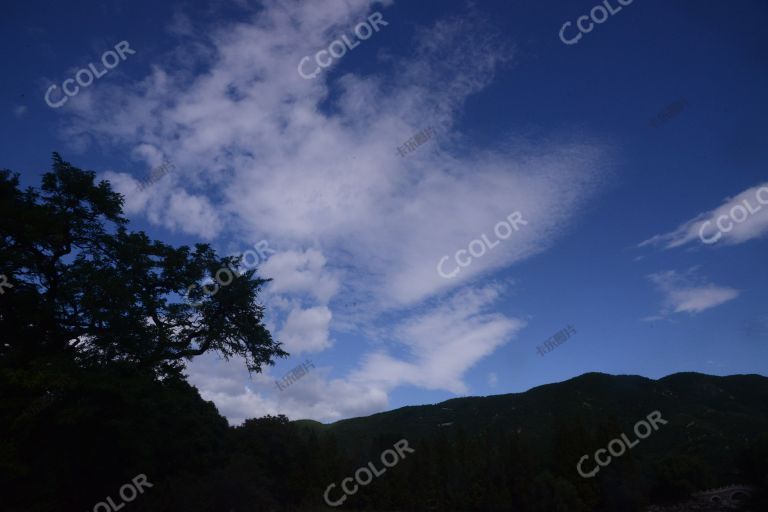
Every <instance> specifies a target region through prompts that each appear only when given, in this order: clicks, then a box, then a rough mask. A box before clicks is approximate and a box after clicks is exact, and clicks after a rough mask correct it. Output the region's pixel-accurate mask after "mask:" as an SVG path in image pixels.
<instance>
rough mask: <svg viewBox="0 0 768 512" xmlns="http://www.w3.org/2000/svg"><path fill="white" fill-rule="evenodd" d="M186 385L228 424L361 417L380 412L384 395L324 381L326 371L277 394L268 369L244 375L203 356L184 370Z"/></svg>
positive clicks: (237, 365) (238, 363)
mask: <svg viewBox="0 0 768 512" xmlns="http://www.w3.org/2000/svg"><path fill="white" fill-rule="evenodd" d="M187 374H188V376H189V381H190V382H191V383H192V384H193V385H194V386H196V387H197V388H198V389H199V390H200V394H201V396H202V397H203V398H204V399H205V400H210V401H212V402H214V403H215V404H216V406H217V408H218V409H219V412H220V413H221V414H222V415H224V416H225V417H226V418H227V419H228V420H229V422H230V423H231V424H233V425H237V424H240V423H242V422H243V421H244V420H246V419H248V418H258V417H262V416H266V415H267V414H271V415H276V414H285V415H286V416H288V417H289V418H290V419H293V420H297V419H303V418H311V419H315V420H318V421H333V420H338V419H341V418H348V417H352V416H363V415H367V414H371V413H374V412H377V411H381V410H383V409H385V408H386V407H387V405H388V398H387V393H386V391H385V390H384V389H382V388H379V387H375V386H365V385H361V384H359V383H351V382H348V381H345V380H343V379H332V380H329V379H327V378H326V374H327V369H324V368H317V369H310V370H309V373H307V374H306V375H304V376H303V377H301V378H300V379H299V380H297V381H296V382H294V383H293V384H291V385H290V386H288V387H287V388H285V389H284V390H283V391H279V390H278V388H277V386H276V385H275V381H276V380H277V378H276V377H275V376H273V375H272V372H271V370H270V369H266V370H265V372H264V373H261V374H252V375H250V377H249V375H248V372H247V370H246V369H245V363H244V362H243V361H242V360H239V359H237V358H233V359H231V360H229V361H224V360H221V359H218V358H217V357H215V356H213V355H205V356H202V357H198V358H196V359H194V360H193V361H192V362H191V363H189V364H188V365H187Z"/></svg>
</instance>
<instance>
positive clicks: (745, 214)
mask: <svg viewBox="0 0 768 512" xmlns="http://www.w3.org/2000/svg"><path fill="white" fill-rule="evenodd" d="M758 192H759V195H758ZM761 201H762V202H761ZM734 209H735V210H734ZM732 212H735V215H734V214H733V213H732ZM751 212H754V213H751ZM721 217H725V218H726V219H724V220H722V221H721V222H722V225H723V227H725V229H728V231H723V230H720V229H719V228H718V224H717V222H718V219H720V218H721ZM734 219H736V220H739V222H736V221H735V220H734ZM742 219H743V220H742ZM731 225H732V226H733V227H732V228H730V227H729V226H731ZM702 233H703V237H704V238H705V239H706V240H708V242H706V244H712V243H715V242H716V243H718V244H725V245H736V244H741V243H744V242H748V241H749V240H753V239H755V238H760V237H762V236H764V235H765V234H766V233H768V182H765V183H762V184H760V185H756V186H754V187H751V188H748V189H747V190H745V191H743V192H741V193H740V194H738V195H736V196H735V197H732V198H726V199H725V200H724V201H723V204H722V205H720V206H718V207H717V208H715V209H714V210H710V211H708V212H704V213H701V214H699V215H697V216H696V217H694V218H693V219H691V220H689V221H687V222H684V223H683V224H681V225H680V226H679V227H678V228H677V229H675V230H674V231H671V232H669V233H665V234H661V235H655V236H653V237H651V238H649V239H648V240H645V241H644V242H642V243H640V245H639V246H640V247H643V246H646V245H661V246H663V247H664V248H665V249H672V248H675V247H680V246H683V245H686V244H690V243H700V244H702V245H706V244H705V242H704V241H702V240H701V237H702ZM710 240H711V241H710Z"/></svg>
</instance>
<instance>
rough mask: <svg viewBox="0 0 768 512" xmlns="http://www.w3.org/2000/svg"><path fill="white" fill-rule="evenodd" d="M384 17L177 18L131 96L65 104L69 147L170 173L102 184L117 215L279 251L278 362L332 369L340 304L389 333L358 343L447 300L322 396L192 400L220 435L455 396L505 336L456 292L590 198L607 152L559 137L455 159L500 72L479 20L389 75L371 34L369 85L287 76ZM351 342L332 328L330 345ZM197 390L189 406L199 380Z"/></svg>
mask: <svg viewBox="0 0 768 512" xmlns="http://www.w3.org/2000/svg"><path fill="white" fill-rule="evenodd" d="M387 5H389V3H388V2H387V3H377V2H366V1H363V0H349V1H345V2H328V3H323V4H322V6H320V4H317V5H315V4H314V3H312V2H298V1H294V0H283V1H277V0H274V1H269V0H268V1H265V2H263V6H262V7H263V8H261V9H259V10H257V11H254V12H252V13H249V14H248V16H245V17H243V18H242V19H241V20H238V21H237V22H226V23H225V22H220V23H219V24H212V26H211V27H209V29H208V30H201V28H204V27H196V29H195V30H189V27H188V24H185V23H183V21H184V20H185V18H184V17H183V16H181V15H179V16H177V17H176V21H175V22H174V23H175V24H174V30H172V31H171V33H172V35H174V37H178V38H179V50H178V51H175V52H172V53H171V54H170V55H168V56H167V57H166V58H164V59H163V58H158V60H157V61H156V62H155V63H154V65H153V66H152V69H151V72H150V73H149V74H148V75H147V76H146V77H144V78H143V79H142V80H140V81H138V82H136V83H134V84H123V85H118V84H117V83H111V84H107V83H105V84H103V87H99V88H91V89H88V90H86V91H83V92H82V93H81V94H79V95H78V96H77V97H74V98H72V99H71V101H70V102H69V103H68V104H67V107H66V109H67V112H68V113H70V114H71V116H72V117H71V118H70V122H68V124H67V125H66V127H65V129H64V132H65V134H66V136H67V137H68V139H69V140H75V141H81V142H82V143H87V142H88V141H91V140H96V141H98V142H99V143H102V144H105V145H111V146H117V147H124V148H125V149H126V152H127V154H129V155H131V156H132V157H133V158H136V159H137V161H140V162H144V163H146V164H147V167H148V168H151V167H152V166H154V165H157V162H156V161H155V160H157V159H158V158H163V159H167V160H169V161H172V162H174V164H175V166H176V169H175V170H174V172H173V173H171V174H169V175H167V176H166V177H164V178H163V179H162V180H160V181H158V182H157V183H156V184H154V185H153V186H152V187H151V188H149V189H147V190H144V191H137V190H135V189H136V185H137V180H136V179H135V178H134V177H133V176H131V175H130V174H129V173H126V172H124V171H121V170H113V171H112V172H110V173H108V174H107V177H108V178H109V179H110V180H111V181H112V184H113V185H114V186H115V188H116V189H117V190H119V191H121V192H123V193H124V194H125V195H126V206H127V211H128V212H129V213H132V214H136V213H139V212H142V213H144V214H145V215H146V217H147V219H148V220H149V221H150V222H152V223H154V224H156V225H161V226H164V227H166V228H168V229H171V230H177V231H181V232H183V233H186V234H191V235H194V236H199V237H201V238H203V239H206V240H217V239H232V238H238V239H245V240H249V241H250V240H259V239H262V238H266V239H268V240H269V241H270V245H271V246H274V247H279V248H281V251H280V252H278V253H277V254H274V255H272V256H271V257H270V259H269V261H267V262H266V263H265V264H263V265H262V266H261V268H260V269H259V273H260V274H261V275H264V276H266V277H273V278H274V281H273V283H272V284H271V285H270V287H268V290H267V293H268V294H270V295H269V297H270V299H271V300H272V302H271V303H270V306H274V307H275V309H276V311H277V314H276V315H274V316H275V318H274V319H272V320H270V322H272V324H271V325H270V329H271V331H272V332H275V333H278V339H279V340H281V341H284V342H285V343H286V346H289V348H291V349H292V350H294V351H296V352H297V353H298V352H302V351H320V350H329V349H330V350H332V349H333V343H332V339H333V335H332V331H333V328H334V321H335V315H334V313H335V312H334V305H335V304H334V300H335V297H336V296H337V295H338V294H339V290H344V291H345V296H344V300H345V301H356V300H361V298H365V301H366V302H365V316H364V317H360V320H361V321H362V322H364V323H365V325H363V326H361V327H360V329H361V332H363V333H367V332H370V331H374V330H376V331H377V332H378V331H384V332H386V331H388V330H390V329H391V326H389V325H386V326H382V325H381V324H380V323H377V321H378V320H377V315H379V314H383V313H386V312H391V311H393V310H394V311H405V308H408V307H415V306H419V305H421V304H424V303H425V301H427V300H428V299H434V298H439V297H440V296H441V295H450V294H453V295H451V296H452V297H453V298H452V299H451V300H450V301H449V302H448V303H447V305H445V306H443V307H442V308H441V309H437V310H434V311H432V312H431V313H430V314H428V315H426V316H425V315H421V316H419V315H416V316H412V315H410V314H409V313H404V315H405V316H406V318H405V319H404V320H403V322H402V323H401V324H399V325H398V326H395V327H394V329H395V331H394V332H395V335H393V336H392V337H391V339H389V340H388V341H387V342H386V343H387V345H386V346H385V347H384V348H377V349H376V350H374V351H371V352H364V353H361V354H359V360H360V364H359V365H356V366H355V367H354V369H352V370H351V371H350V372H348V374H347V376H346V377H344V378H342V379H326V378H325V377H323V375H324V374H323V373H322V372H317V373H316V374H313V375H312V376H311V377H310V376H308V377H307V378H305V379H302V381H304V380H306V381H307V383H306V384H302V385H300V386H299V385H297V386H296V390H293V389H292V390H291V393H292V394H285V395H284V396H280V397H277V398H275V397H271V398H270V393H271V392H272V391H270V390H268V389H267V388H264V389H263V390H260V389H259V387H258V386H256V387H249V388H247V389H245V388H238V389H237V390H235V391H234V392H233V391H232V389H229V390H227V392H224V391H221V390H219V391H215V393H214V390H213V389H210V390H209V391H210V393H211V394H209V395H207V396H211V397H214V396H215V397H216V398H215V400H216V403H217V404H220V402H221V404H220V406H221V407H222V408H226V410H228V411H232V412H231V414H232V415H233V416H232V417H237V418H239V417H242V416H243V415H244V414H249V415H252V416H253V415H259V414H267V413H273V412H274V410H276V409H277V408H279V407H284V409H283V410H285V411H290V412H291V414H297V415H298V414H301V415H303V416H304V417H313V418H318V419H320V418H323V419H329V418H337V417H339V415H342V416H343V415H345V414H352V413H361V412H363V411H367V412H371V411H369V410H368V409H366V407H368V406H370V407H378V408H381V407H383V406H384V405H386V402H387V396H388V393H389V392H390V391H391V390H392V389H394V388H395V387H397V386H400V385H415V386H421V387H424V388H427V389H434V390H449V391H452V392H456V393H461V392H465V391H466V390H467V387H466V384H464V382H463V376H464V374H465V373H466V371H467V370H468V369H469V368H471V367H472V366H473V365H474V364H476V363H477V362H478V361H479V360H481V359H482V358H483V357H487V356H488V355H489V354H491V353H492V352H493V351H494V350H495V349H497V348H498V347H500V346H501V345H503V344H504V343H506V342H507V341H509V340H510V339H512V338H513V337H514V335H515V333H516V332H518V331H519V330H520V329H521V328H522V326H523V323H522V322H521V321H519V320H516V319H514V318H509V317H507V316H505V315H500V314H494V313H492V312H489V311H486V308H489V307H491V305H492V304H493V302H494V300H495V297H496V296H497V295H498V293H499V291H498V290H496V291H493V290H495V289H489V288H486V287H481V288H476V284H475V283H476V280H477V279H478V278H480V277H483V276H487V275H489V274H491V273H492V272H495V271H499V270H502V269H505V268H508V267H509V266H511V265H514V264H516V263H519V262H521V261H524V260H526V259H528V258H531V257H533V256H535V255H536V254H539V253H541V252H543V251H545V250H546V249H547V248H549V247H551V246H552V244H553V243H555V241H556V240H557V239H558V237H559V236H560V235H561V234H563V233H565V232H567V230H568V229H569V228H570V227H571V226H572V225H573V223H574V222H575V221H576V220H577V219H578V218H579V212H580V210H581V209H582V208H584V207H585V206H586V205H587V204H588V203H589V200H590V199H591V198H594V197H595V195H596V194H597V193H599V191H600V190H601V188H602V183H603V179H604V176H605V175H606V173H607V170H608V169H609V166H610V164H611V161H610V152H609V150H608V148H606V147H604V146H601V145H600V144H596V143H595V142H594V138H593V137H591V136H588V135H586V134H584V135H583V136H582V134H580V133H579V132H578V131H575V132H574V133H573V134H572V135H570V136H569V137H568V138H565V137H560V138H554V137H553V138H550V139H539V140H535V141H532V140H525V139H523V138H521V137H517V136H515V134H511V133H510V134H502V135H500V141H499V143H498V145H496V146H492V147H484V148H482V149H475V148H469V147H467V146H466V144H465V143H464V142H463V141H464V140H465V137H464V134H463V133H462V132H461V131H460V129H459V128H458V127H457V126H458V124H459V122H460V119H461V116H462V109H463V108H464V106H465V104H466V102H467V100H468V99H469V98H470V97H471V96H473V95H475V94H478V93H480V92H482V91H483V90H484V89H485V88H486V87H488V86H489V85H490V84H491V83H493V79H494V76H495V73H496V71H497V69H499V68H500V67H501V66H506V65H507V64H508V63H509V62H511V60H512V58H513V56H514V52H513V47H512V45H511V44H509V43H508V42H505V41H504V40H503V38H502V37H501V36H500V34H498V32H497V31H496V30H495V29H494V27H493V25H492V23H491V22H490V21H489V20H487V19H483V18H482V17H480V16H476V15H471V16H468V17H464V18H458V17H448V18H444V19H441V20H439V21H437V22H436V23H434V24H432V25H431V26H428V27H423V28H419V29H418V30H416V32H415V33H414V35H413V44H412V45H411V46H410V47H409V53H408V54H406V55H401V56H397V57H395V56H394V55H392V54H391V53H390V52H389V51H388V50H386V49H379V50H376V51H374V49H375V48H376V45H377V44H379V43H380V42H381V41H383V40H384V36H383V34H382V37H378V38H376V40H375V41H374V40H373V39H371V40H369V41H366V42H365V44H364V45H363V44H361V46H360V47H359V48H356V49H355V54H356V55H358V54H360V55H362V53H363V52H365V51H369V50H368V49H370V52H371V53H370V59H371V60H373V61H374V62H376V64H377V67H374V68H373V70H371V71H366V72H365V73H363V72H356V71H354V70H352V71H351V72H348V73H345V74H343V75H341V76H338V74H334V71H335V70H334V69H333V68H331V70H326V72H324V73H322V74H321V75H320V76H318V77H317V78H315V79H314V80H305V79H303V78H302V77H301V76H299V74H298V72H297V64H298V63H299V61H300V60H301V58H302V57H303V56H305V55H313V54H314V53H315V52H317V51H318V50H319V49H322V48H324V47H326V46H327V45H328V43H329V42H330V41H331V40H333V38H334V37H335V35H336V34H338V33H343V32H344V31H345V30H347V29H348V28H349V27H350V26H351V25H353V24H354V23H356V22H357V21H359V20H361V19H364V18H365V17H366V16H367V15H368V14H369V13H370V12H371V10H372V9H376V10H383V12H384V16H385V19H386V17H387V12H386V9H385V7H386V6H387ZM393 29H394V27H392V26H391V25H390V26H388V27H386V28H385V30H393ZM332 36H333V37H332ZM136 44H137V45H138V43H136ZM337 63H338V61H335V63H334V66H336V65H338V64H337ZM199 69H205V72H197V73H196V72H195V70H199ZM436 82H439V83H440V87H434V84H435V83H436ZM113 119H120V122H119V123H115V122H113V121H112V120H113ZM426 126H434V127H436V128H437V130H436V132H437V133H438V134H439V135H438V136H437V137H436V138H435V140H434V143H430V144H429V145H425V146H424V147H423V148H422V149H421V150H420V151H419V152H417V153H414V154H413V155H409V158H407V159H404V158H400V157H399V156H398V154H397V151H396V147H397V146H398V145H399V144H400V143H401V142H402V140H403V138H404V137H406V136H410V135H411V134H413V133H415V132H417V131H418V130H420V129H422V128H424V127H426ZM513 211H519V212H521V213H522V215H523V217H524V218H525V220H526V221H527V222H528V225H527V226H526V229H525V230H520V231H519V232H516V233H515V234H514V235H513V236H512V237H510V238H509V239H508V240H507V241H505V243H504V245H503V246H500V247H499V248H497V249H496V250H494V251H491V252H489V253H488V254H487V255H485V256H484V257H483V258H482V259H481V260H478V261H477V262H476V263H475V264H473V265H472V266H470V267H468V268H466V269H464V270H463V271H462V272H461V274H460V275H459V276H457V278H456V279H451V280H446V279H444V278H442V277H441V276H440V275H439V274H438V272H437V270H436V265H437V263H438V261H439V260H440V259H441V257H442V256H444V255H447V254H454V253H455V252H456V251H457V250H459V249H462V248H466V247H467V244H468V243H469V242H471V241H472V240H473V239H476V238H478V237H479V236H480V235H481V234H482V233H483V232H488V231H489V230H490V229H492V228H493V226H494V225H495V224H496V223H497V222H499V221H500V220H502V219H504V218H506V217H507V215H509V214H510V213H511V212H513ZM409 315H410V316H409ZM411 316H412V317H411ZM350 326H352V327H350ZM354 326H355V322H354V321H353V320H350V319H349V318H346V319H345V327H346V328H355V327H354ZM361 346H362V347H364V348H366V349H367V345H366V344H365V343H361ZM402 350H406V351H407V352H408V356H407V357H405V356H402V354H399V353H398V351H402ZM232 364H236V363H232ZM216 365H222V366H223V363H216V364H214V363H211V368H214V367H216ZM191 368H197V369H198V370H196V371H200V372H203V373H205V372H214V373H215V370H211V369H210V368H205V369H204V370H202V369H200V368H202V367H201V366H196V365H193V366H192V367H191ZM221 371H222V372H226V370H223V369H222V370H221ZM206 375H207V374H206ZM199 382H201V384H200V385H201V389H202V390H203V391H205V389H207V388H206V387H205V386H207V383H210V382H215V379H213V378H211V379H202V380H201V381H199ZM309 383H313V384H314V388H313V389H314V390H323V391H325V392H329V393H331V397H335V398H334V400H338V402H339V404H346V405H337V404H334V403H332V402H331V399H329V398H327V397H325V398H323V397H318V396H316V395H314V394H312V393H310V390H307V391H306V393H307V395H306V396H307V397H309V396H310V395H311V396H312V397H313V399H317V400H319V401H318V403H317V404H310V403H308V402H301V401H294V402H291V404H287V403H286V400H288V399H292V400H297V399H296V397H295V396H294V395H293V393H299V392H300V391H301V390H303V389H304V386H305V385H309ZM297 384H298V383H297ZM293 387H294V386H291V388H293ZM286 393H288V391H286ZM313 393H314V392H313ZM204 396H206V395H204ZM291 397H293V398H291ZM211 399H214V398H211ZM365 400H368V402H367V404H368V405H365V404H364V403H361V401H363V402H365ZM248 408H251V409H250V410H248Z"/></svg>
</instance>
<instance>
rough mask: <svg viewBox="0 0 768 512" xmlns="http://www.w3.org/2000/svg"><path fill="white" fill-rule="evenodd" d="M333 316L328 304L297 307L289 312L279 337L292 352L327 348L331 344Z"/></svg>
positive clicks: (298, 352) (297, 352)
mask: <svg viewBox="0 0 768 512" xmlns="http://www.w3.org/2000/svg"><path fill="white" fill-rule="evenodd" d="M331 316H332V315H331V310H330V309H328V308H327V307H326V306H317V307H312V308H309V309H302V308H301V307H296V308H294V309H293V310H291V312H290V313H289V314H288V318H287V319H286V320H285V323H284V324H283V328H282V330H281V331H280V334H279V335H278V339H279V340H280V342H281V343H283V344H284V345H285V350H287V351H288V352H289V353H291V354H301V353H302V352H318V351H321V350H325V349H326V348H328V347H330V346H331V340H330V339H329V338H328V331H329V324H330V322H331Z"/></svg>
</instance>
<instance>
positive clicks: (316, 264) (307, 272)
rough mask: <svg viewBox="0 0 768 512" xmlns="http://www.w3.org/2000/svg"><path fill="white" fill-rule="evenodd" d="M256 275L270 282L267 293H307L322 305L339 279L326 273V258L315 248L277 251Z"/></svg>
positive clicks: (336, 288)
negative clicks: (268, 279) (270, 279)
mask: <svg viewBox="0 0 768 512" xmlns="http://www.w3.org/2000/svg"><path fill="white" fill-rule="evenodd" d="M259 274H261V275H263V276H264V277H268V278H272V279H273V281H272V282H271V283H270V284H269V291H270V293H275V294H296V293H306V294H309V295H312V296H314V297H315V299H317V300H318V301H319V302H320V303H321V304H328V301H329V300H330V299H331V297H333V296H334V295H336V292H337V291H338V289H339V281H338V278H336V277H335V276H333V275H332V274H331V273H330V272H329V271H328V269H327V268H326V259H325V256H323V253H322V252H320V251H319V250H317V249H307V250H305V251H293V250H289V251H284V252H279V253H277V254H275V255H273V256H272V257H271V258H270V259H269V260H267V261H266V262H265V263H263V264H262V265H261V267H260V269H259Z"/></svg>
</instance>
